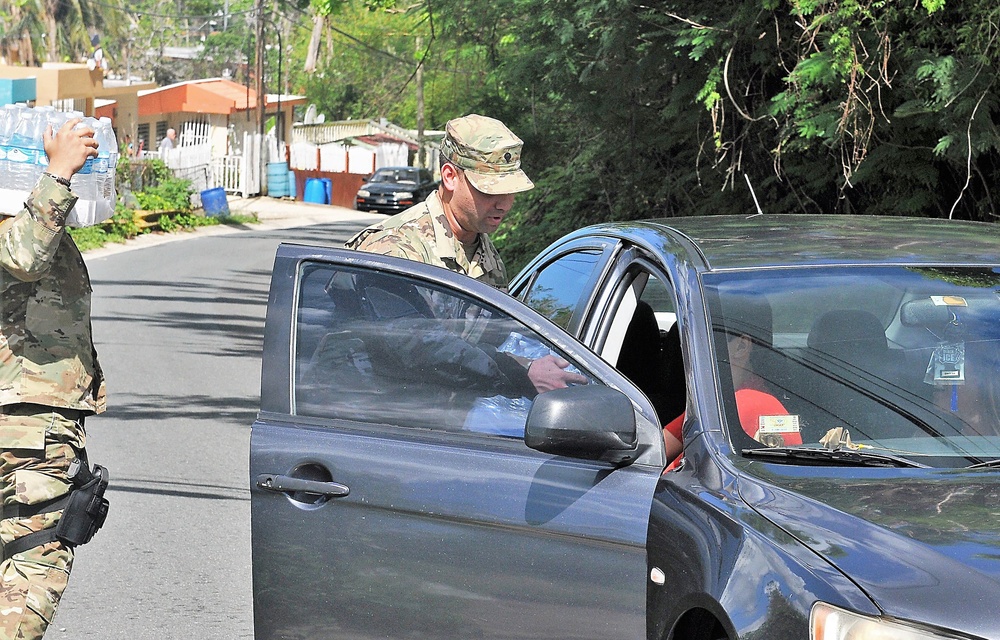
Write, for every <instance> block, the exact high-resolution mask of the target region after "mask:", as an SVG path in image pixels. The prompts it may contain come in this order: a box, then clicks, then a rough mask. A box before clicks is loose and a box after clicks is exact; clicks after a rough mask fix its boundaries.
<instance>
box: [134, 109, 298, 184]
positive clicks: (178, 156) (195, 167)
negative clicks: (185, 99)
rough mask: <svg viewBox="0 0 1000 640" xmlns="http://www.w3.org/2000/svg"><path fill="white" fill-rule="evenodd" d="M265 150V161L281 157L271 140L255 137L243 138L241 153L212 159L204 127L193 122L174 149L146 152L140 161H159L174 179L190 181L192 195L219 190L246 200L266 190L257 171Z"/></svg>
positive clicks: (279, 151)
mask: <svg viewBox="0 0 1000 640" xmlns="http://www.w3.org/2000/svg"><path fill="white" fill-rule="evenodd" d="M267 138H270V140H268V139H267ZM265 150H266V151H267V153H268V157H283V150H282V149H279V148H278V145H277V143H276V142H275V141H274V140H273V136H265V137H264V138H262V137H261V135H260V134H259V133H244V134H243V144H242V146H241V148H240V151H241V153H238V154H230V155H224V156H213V155H212V145H211V139H210V129H209V125H208V123H207V122H193V123H185V124H184V126H183V128H182V130H181V132H180V133H179V134H178V136H177V146H176V147H174V148H173V149H166V150H164V151H159V152H147V153H144V154H143V157H154V158H155V157H158V158H160V159H161V160H163V162H164V163H165V164H166V165H167V167H168V168H169V169H170V170H171V171H172V172H173V174H174V175H175V176H176V177H178V178H183V179H187V180H190V181H191V186H192V188H193V189H194V191H195V193H200V192H202V191H204V190H206V189H214V188H216V187H222V188H223V190H225V192H226V193H231V194H236V195H239V196H241V197H243V198H249V197H252V196H257V195H261V194H262V193H263V192H264V188H265V187H266V185H264V184H263V180H262V174H263V170H262V168H261V167H262V166H263V162H262V159H261V153H262V152H264V151H265Z"/></svg>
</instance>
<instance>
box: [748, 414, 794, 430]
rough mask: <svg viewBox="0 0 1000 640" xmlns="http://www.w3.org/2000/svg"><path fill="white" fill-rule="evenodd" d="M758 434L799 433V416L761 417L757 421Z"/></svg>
mask: <svg viewBox="0 0 1000 640" xmlns="http://www.w3.org/2000/svg"><path fill="white" fill-rule="evenodd" d="M757 426H758V431H757V433H758V434H764V433H798V432H799V417H798V416H760V418H758V420H757Z"/></svg>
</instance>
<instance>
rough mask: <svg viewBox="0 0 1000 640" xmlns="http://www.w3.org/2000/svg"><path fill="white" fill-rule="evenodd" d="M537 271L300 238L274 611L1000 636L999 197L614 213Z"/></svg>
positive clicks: (271, 452) (370, 621)
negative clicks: (670, 449)
mask: <svg viewBox="0 0 1000 640" xmlns="http://www.w3.org/2000/svg"><path fill="white" fill-rule="evenodd" d="M511 292H512V293H513V296H514V297H512V296H508V295H506V294H503V293H500V292H499V291H497V290H495V289H492V288H490V287H488V286H485V285H483V284H481V283H479V282H476V281H474V280H471V279H469V278H467V277H464V276H460V275H456V274H454V273H451V272H449V271H446V270H444V269H440V268H437V267H433V266H428V265H424V264H419V263H415V262H409V261H404V260H399V259H395V258H389V257H383V256H377V255H373V254H367V253H362V252H351V251H346V250H339V249H325V248H317V247H305V246H296V245H282V246H281V247H280V248H279V250H278V255H277V258H276V261H275V265H274V273H273V276H272V287H271V295H270V300H269V304H268V311H267V323H266V334H265V342H264V353H263V372H262V374H263V375H262V387H261V412H260V414H259V417H258V419H257V421H256V422H255V423H254V426H253V430H252V436H251V442H250V456H251V460H250V474H251V478H250V479H251V484H252V486H251V505H252V544H253V580H254V611H255V622H254V624H255V635H256V638H258V639H259V640H265V639H267V640H269V639H272V638H398V637H406V638H458V637H462V638H473V637H474V638H524V639H528V638H588V639H589V638H593V639H595V640H596V639H598V638H600V639H607V638H631V639H637V638H646V639H648V640H664V639H671V638H677V639H682V638H683V639H695V640H701V639H705V640H720V639H728V640H736V639H737V638H739V639H742V640H763V639H767V640H783V639H789V640H791V639H808V640H850V639H855V640H859V639H863V638H880V639H895V640H914V639H923V640H928V639H935V640H943V639H959V638H961V639H966V640H969V639H977V638H978V639H988V638H994V639H995V638H1000V617H998V616H997V615H996V614H995V609H994V608H993V607H994V606H996V602H998V601H1000V582H998V580H1000V469H998V467H1000V376H998V375H997V371H998V366H1000V240H997V233H996V227H995V226H993V225H986V224H975V223H963V222H953V221H939V220H924V219H919V220H917V219H903V218H875V217H861V216H857V217H837V216H821V217H808V216H756V217H752V218H750V219H743V218H736V217H712V218H703V219H700V218H683V219H671V220H659V221H647V222H628V223H619V224H606V225H599V226H595V227H590V228H588V229H584V230H581V231H578V232H575V233H572V234H570V235H568V236H567V237H566V238H564V239H562V240H560V241H559V242H557V243H555V244H554V245H552V246H551V247H549V248H548V249H547V250H545V251H544V252H543V253H542V254H541V255H540V256H539V257H538V258H536V259H535V260H534V261H533V262H531V263H530V264H529V265H528V267H527V268H526V269H525V270H523V271H522V272H521V273H520V274H519V275H518V277H517V278H515V280H514V281H513V282H512V286H511ZM746 350H749V354H750V355H751V356H752V357H744V356H745V355H746V354H747V351H746ZM550 354H556V355H559V356H561V357H564V358H565V359H566V360H567V361H569V363H570V366H571V367H573V368H574V369H575V370H577V371H579V372H581V373H583V374H584V375H585V376H586V377H587V378H588V380H589V381H590V383H589V384H585V385H579V386H573V387H570V388H567V389H560V390H555V391H549V392H547V393H541V394H538V395H535V394H534V393H533V392H530V391H527V392H526V391H525V390H524V385H523V380H521V379H520V378H519V376H520V375H522V374H520V373H518V369H517V368H516V367H511V361H512V360H513V361H516V362H521V363H524V362H528V361H530V360H532V359H537V358H539V357H543V356H545V355H550ZM753 354H756V355H755V356H753ZM519 366H520V365H519ZM522 368H523V366H522ZM750 373H752V375H749V374H750ZM745 391H750V392H752V395H748V394H747V393H745ZM741 394H742V396H741ZM765 396H767V397H768V398H769V400H767V401H766V402H764V401H763V400H761V399H762V398H764V397H765ZM741 397H742V398H743V399H741ZM747 398H751V399H753V400H752V401H751V400H747ZM754 398H755V399H754ZM772 401H773V402H772ZM762 407H763V408H762ZM678 415H683V416H684V417H683V418H682V420H683V433H682V439H683V443H684V451H683V455H682V457H681V458H680V459H679V462H678V461H674V462H671V461H670V460H668V459H667V456H666V454H665V445H664V438H663V436H662V429H661V427H662V426H663V425H665V424H667V423H668V422H670V421H671V420H672V419H674V418H675V417H676V416H678Z"/></svg>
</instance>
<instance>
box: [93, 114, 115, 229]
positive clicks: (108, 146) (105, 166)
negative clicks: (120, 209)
mask: <svg viewBox="0 0 1000 640" xmlns="http://www.w3.org/2000/svg"><path fill="white" fill-rule="evenodd" d="M97 127H98V128H97V136H96V137H97V143H98V147H97V166H98V167H100V170H101V171H102V172H103V177H104V183H103V188H102V190H101V198H102V199H103V200H104V201H105V202H107V203H108V204H109V205H110V207H111V208H112V209H114V207H115V196H116V194H115V169H116V168H117V166H118V139H117V138H116V137H115V128H114V126H113V125H112V124H111V118H109V117H107V116H102V117H101V118H100V120H98V125H97Z"/></svg>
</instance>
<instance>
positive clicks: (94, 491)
mask: <svg viewBox="0 0 1000 640" xmlns="http://www.w3.org/2000/svg"><path fill="white" fill-rule="evenodd" d="M69 477H70V479H71V480H72V481H73V490H72V491H70V493H69V502H68V503H67V504H66V506H65V507H63V513H62V517H61V518H59V524H58V525H56V537H57V538H58V539H59V540H61V541H62V542H63V543H64V544H66V545H67V546H70V547H75V546H76V545H79V544H87V543H88V542H90V539H91V538H93V537H94V534H95V533H97V531H98V529H100V528H101V527H103V526H104V521H105V520H107V518H108V506H109V504H110V503H109V502H108V499H107V498H105V497H104V492H105V491H107V489H108V470H107V469H105V468H104V467H102V466H101V465H99V464H95V465H94V468H93V469H90V468H89V467H88V466H87V461H86V458H84V459H83V460H81V459H80V458H76V459H75V460H73V462H72V464H70V467H69Z"/></svg>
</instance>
